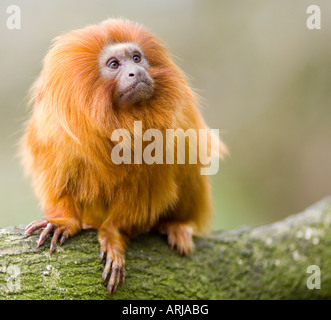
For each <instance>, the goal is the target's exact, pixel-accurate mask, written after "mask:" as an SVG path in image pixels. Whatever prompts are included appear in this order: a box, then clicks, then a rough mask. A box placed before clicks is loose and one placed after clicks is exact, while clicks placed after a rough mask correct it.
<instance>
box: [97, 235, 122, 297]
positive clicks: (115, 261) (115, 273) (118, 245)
mask: <svg viewBox="0 0 331 320" xmlns="http://www.w3.org/2000/svg"><path fill="white" fill-rule="evenodd" d="M98 240H99V242H100V261H103V259H104V258H105V260H106V263H105V268H104V270H103V272H102V282H105V281H106V279H107V277H108V275H109V280H108V284H107V294H108V295H110V294H111V293H113V292H115V290H116V288H117V286H118V284H119V283H120V282H121V283H122V284H123V283H124V276H125V258H124V251H125V243H126V238H125V236H124V235H122V234H121V233H120V232H119V231H118V230H116V229H115V230H114V229H112V228H111V229H109V228H107V229H103V228H102V229H100V230H99V233H98Z"/></svg>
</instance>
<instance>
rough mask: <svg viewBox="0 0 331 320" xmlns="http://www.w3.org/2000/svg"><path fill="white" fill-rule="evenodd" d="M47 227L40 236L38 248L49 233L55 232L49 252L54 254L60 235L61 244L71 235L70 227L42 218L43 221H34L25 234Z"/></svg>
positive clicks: (27, 227)
mask: <svg viewBox="0 0 331 320" xmlns="http://www.w3.org/2000/svg"><path fill="white" fill-rule="evenodd" d="M42 228H45V229H44V230H43V231H42V232H41V234H40V237H39V240H38V242H37V248H38V247H40V246H41V245H42V244H43V243H44V242H45V240H46V237H47V235H48V234H49V233H51V232H52V233H53V236H52V240H51V245H50V247H49V253H50V254H52V253H53V252H54V250H55V248H56V244H57V240H58V238H59V237H60V236H61V237H60V245H62V244H63V243H64V241H65V240H66V239H67V238H68V237H69V235H70V232H69V229H68V228H67V227H65V226H62V225H59V224H56V223H50V222H48V221H47V220H41V221H33V222H31V223H30V224H29V225H27V226H26V228H25V234H31V233H32V232H34V231H37V230H39V229H42Z"/></svg>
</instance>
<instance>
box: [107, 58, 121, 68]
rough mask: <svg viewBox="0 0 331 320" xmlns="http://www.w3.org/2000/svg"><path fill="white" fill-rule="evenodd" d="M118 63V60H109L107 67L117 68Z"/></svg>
mask: <svg viewBox="0 0 331 320" xmlns="http://www.w3.org/2000/svg"><path fill="white" fill-rule="evenodd" d="M119 65H120V64H119V63H118V61H115V60H113V61H110V62H109V63H108V67H109V68H111V69H117V68H118V67H119Z"/></svg>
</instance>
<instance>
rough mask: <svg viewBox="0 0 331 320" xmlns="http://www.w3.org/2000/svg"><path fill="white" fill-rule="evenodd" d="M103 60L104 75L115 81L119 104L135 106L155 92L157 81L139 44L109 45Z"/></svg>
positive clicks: (101, 60) (115, 94)
mask: <svg viewBox="0 0 331 320" xmlns="http://www.w3.org/2000/svg"><path fill="white" fill-rule="evenodd" d="M99 64H100V71H101V75H102V76H103V77H104V78H105V79H107V80H109V81H110V82H112V83H114V92H113V99H114V101H115V102H116V103H117V104H118V105H119V106H131V105H134V104H136V103H138V102H140V101H142V100H147V99H149V98H150V97H151V96H152V93H153V83H154V81H153V79H152V78H151V76H150V75H149V73H148V67H149V64H148V61H147V60H146V57H145V56H144V54H143V52H142V50H141V49H140V47H139V46H138V45H136V44H134V43H116V44H112V45H109V46H107V47H105V48H104V49H103V51H102V53H101V56H100V59H99Z"/></svg>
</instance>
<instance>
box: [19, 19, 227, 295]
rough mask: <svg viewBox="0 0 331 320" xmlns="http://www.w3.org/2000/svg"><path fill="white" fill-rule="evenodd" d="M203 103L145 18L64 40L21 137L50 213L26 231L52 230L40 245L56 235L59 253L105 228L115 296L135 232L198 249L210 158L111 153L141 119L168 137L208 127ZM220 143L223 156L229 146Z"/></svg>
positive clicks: (104, 251) (103, 248) (48, 64)
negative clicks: (152, 158) (128, 160)
mask: <svg viewBox="0 0 331 320" xmlns="http://www.w3.org/2000/svg"><path fill="white" fill-rule="evenodd" d="M198 100H199V99H198V97H197V95H196V93H195V92H194V91H193V90H192V89H191V87H190V86H189V85H188V81H187V79H186V75H185V74H184V72H183V71H182V70H181V69H180V68H179V67H178V66H177V65H176V64H175V63H174V62H173V60H172V59H171V57H170V54H169V53H168V50H167V49H166V47H165V45H164V44H163V42H162V41H161V40H160V39H158V38H157V37H156V36H155V35H154V34H153V33H151V32H150V31H148V30H147V29H146V28H145V27H143V26H142V25H141V24H139V23H136V22H132V21H130V20H127V19H123V18H120V19H108V20H105V21H103V22H101V23H100V24H96V25H89V26H87V27H85V28H83V29H78V30H73V31H70V32H68V33H65V34H62V35H60V36H58V37H56V38H55V39H54V41H53V43H52V45H51V48H50V50H49V51H48V53H47V54H46V56H45V58H44V60H43V67H42V70H41V73H40V76H39V77H38V79H37V80H36V82H35V83H34V85H33V86H32V88H31V105H32V109H31V115H30V117H29V120H28V122H27V125H26V128H25V132H24V135H23V137H22V143H21V154H22V163H23V166H24V169H25V172H26V174H27V175H28V176H30V178H31V180H32V186H33V189H34V192H35V194H36V197H37V198H38V200H39V203H40V207H41V209H42V211H43V214H44V218H43V219H42V220H40V221H34V222H32V223H30V224H29V225H27V227H26V231H25V232H26V234H31V233H33V232H35V231H37V230H39V229H43V230H42V231H41V233H40V237H39V240H38V242H37V247H39V246H41V245H42V244H43V243H44V242H45V239H46V238H47V236H48V235H51V242H50V248H49V252H50V254H52V253H53V252H54V251H55V249H56V246H57V244H58V243H59V245H62V244H63V243H64V242H65V240H66V239H67V238H68V237H72V236H74V235H75V234H77V233H78V232H79V231H81V230H82V229H88V228H92V229H96V230H97V237H98V241H99V243H100V256H99V258H100V261H105V266H104V270H103V272H102V281H103V282H106V283H107V285H106V286H107V293H108V294H109V295H110V294H112V293H113V292H115V290H116V288H117V286H118V284H119V283H123V281H124V278H125V250H126V247H127V244H128V242H129V240H130V239H131V238H133V237H135V236H136V235H139V234H142V233H146V232H148V231H151V230H156V231H159V232H160V233H162V234H166V235H167V238H168V243H169V244H170V247H171V248H172V249H174V248H176V249H177V251H178V252H179V254H181V255H188V254H189V253H191V252H192V251H193V249H194V242H193V238H192V237H193V235H199V234H204V233H205V232H206V230H208V226H209V223H210V219H211V212H212V204H211V186H210V181H209V178H208V176H207V175H201V174H200V168H201V167H202V166H203V164H201V163H200V161H199V162H197V163H196V164H188V163H186V162H185V163H184V164H183V163H181V164H179V163H173V164H155V163H154V164H146V163H145V162H144V161H136V162H134V163H132V164H130V165H128V164H124V163H120V164H115V163H114V162H113V161H112V158H111V156H110V155H111V153H112V150H114V148H115V147H116V143H115V142H114V141H113V140H112V139H111V134H112V132H114V130H116V129H119V128H122V129H125V130H127V132H129V134H130V136H132V137H134V136H135V135H137V133H136V132H135V130H134V126H133V123H134V121H141V124H142V128H143V130H144V131H146V130H148V129H151V128H156V129H158V130H160V132H162V133H163V134H164V136H165V135H166V130H167V129H169V128H173V129H178V128H180V129H183V130H188V129H192V128H193V129H194V130H199V129H206V128H208V127H207V125H206V124H205V121H204V119H203V117H202V115H201V113H200V111H199V109H198V106H199V102H198ZM211 139H215V137H214V138H212V137H211V136H210V135H209V140H208V142H207V144H208V150H209V151H210V152H212V150H211V143H210V141H211ZM216 139H218V137H216ZM217 142H218V144H217V145H218V151H219V155H220V158H222V157H223V155H225V154H226V153H227V147H226V146H225V144H224V143H223V142H222V141H221V140H218V141H217ZM144 144H145V145H146V142H144ZM197 147H198V146H197ZM128 148H129V149H130V152H133V151H134V149H135V148H134V145H133V144H132V145H129V146H128ZM164 148H165V147H164ZM187 152H188V149H187V147H186V145H185V153H187ZM107 279H108V281H106V280H107Z"/></svg>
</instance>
